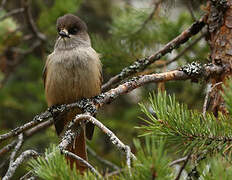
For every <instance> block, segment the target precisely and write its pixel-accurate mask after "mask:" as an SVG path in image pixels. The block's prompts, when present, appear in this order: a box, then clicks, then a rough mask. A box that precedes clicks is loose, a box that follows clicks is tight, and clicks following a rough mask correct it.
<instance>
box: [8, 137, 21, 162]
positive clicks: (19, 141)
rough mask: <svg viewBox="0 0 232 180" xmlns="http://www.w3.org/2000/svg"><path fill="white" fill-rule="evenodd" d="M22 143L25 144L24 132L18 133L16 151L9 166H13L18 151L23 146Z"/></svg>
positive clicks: (12, 154)
mask: <svg viewBox="0 0 232 180" xmlns="http://www.w3.org/2000/svg"><path fill="white" fill-rule="evenodd" d="M22 144H23V134H19V135H18V143H17V144H16V146H15V149H14V151H13V152H12V153H11V155H10V165H9V166H12V163H13V162H14V159H15V156H16V154H17V152H18V151H19V149H20V148H21V147H22Z"/></svg>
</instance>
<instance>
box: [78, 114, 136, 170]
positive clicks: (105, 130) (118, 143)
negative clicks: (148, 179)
mask: <svg viewBox="0 0 232 180" xmlns="http://www.w3.org/2000/svg"><path fill="white" fill-rule="evenodd" d="M79 119H84V120H87V121H90V122H91V123H93V124H94V125H95V126H96V127H98V128H99V129H100V130H101V131H102V132H103V133H104V134H106V135H107V136H108V137H109V139H110V141H111V143H112V144H113V145H115V146H116V147H117V148H118V149H119V150H121V151H122V152H124V153H126V154H127V156H128V158H127V162H128V167H129V166H130V160H128V159H131V158H132V159H134V160H136V157H135V155H134V154H133V153H131V151H130V147H129V146H126V145H124V144H123V143H122V141H120V140H119V139H118V137H117V136H116V135H115V134H114V133H113V132H112V131H110V130H109V129H108V128H107V127H105V126H104V125H103V124H102V123H101V122H100V121H98V120H97V119H96V118H94V117H93V116H91V115H90V114H89V113H85V114H78V115H76V117H75V119H74V121H78V120H79Z"/></svg>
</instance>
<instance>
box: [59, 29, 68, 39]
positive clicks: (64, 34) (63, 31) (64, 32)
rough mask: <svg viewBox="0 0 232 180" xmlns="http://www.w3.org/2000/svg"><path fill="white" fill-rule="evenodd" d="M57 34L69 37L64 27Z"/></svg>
mask: <svg viewBox="0 0 232 180" xmlns="http://www.w3.org/2000/svg"><path fill="white" fill-rule="evenodd" d="M59 35H60V36H61V37H62V38H64V37H67V38H70V36H69V33H68V31H67V30H66V29H61V30H60V32H59Z"/></svg>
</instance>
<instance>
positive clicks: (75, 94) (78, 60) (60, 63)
mask: <svg viewBox="0 0 232 180" xmlns="http://www.w3.org/2000/svg"><path fill="white" fill-rule="evenodd" d="M56 28H57V32H58V37H57V39H56V42H55V45H54V50H53V52H52V53H51V54H49V55H48V57H47V59H46V63H45V66H44V69H43V81H44V87H45V98H46V101H47V104H48V107H53V106H57V105H62V104H70V103H74V102H77V101H78V100H81V99H83V98H91V97H94V96H96V95H99V94H100V93H101V85H102V64H101V61H100V58H99V54H98V53H97V52H96V51H95V50H94V49H93V48H92V46H91V40H90V37H89V35H88V31H87V25H86V23H85V22H84V21H83V20H81V19H80V18H79V17H78V16H76V15H73V14H65V15H63V16H61V17H59V18H58V19H57V22H56ZM80 113H83V112H82V111H81V110H80V109H74V110H71V111H70V112H67V113H62V114H58V115H56V116H54V117H53V118H54V125H55V129H56V133H57V134H58V136H59V137H60V138H61V136H62V134H63V133H64V132H63V131H64V129H65V127H67V125H68V124H69V122H70V121H71V120H72V119H74V118H75V116H76V115H77V114H80ZM93 132H94V125H93V124H92V123H91V122H88V123H86V124H85V123H82V125H81V132H80V134H79V135H78V136H77V137H76V138H75V140H74V143H73V144H72V145H70V146H69V147H68V148H67V149H68V151H70V152H72V153H74V154H76V155H77V156H79V157H81V158H83V159H84V160H88V158H87V151H86V137H87V138H88V139H92V136H93ZM66 159H67V161H68V162H69V164H70V166H71V168H73V167H74V164H75V166H76V169H77V170H78V171H79V172H81V173H83V172H84V171H85V170H86V169H87V167H86V166H85V165H84V164H82V163H80V162H78V161H77V160H74V159H72V158H71V157H68V156H66Z"/></svg>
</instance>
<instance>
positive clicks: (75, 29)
mask: <svg viewBox="0 0 232 180" xmlns="http://www.w3.org/2000/svg"><path fill="white" fill-rule="evenodd" d="M56 28H57V32H58V35H59V37H58V39H57V41H56V45H55V48H58V49H71V48H75V47H78V46H90V39H89V35H88V33H87V26H86V24H85V22H84V21H82V20H81V19H80V18H79V17H77V16H75V15H72V14H66V15H64V16H61V17H59V18H58V19H57V22H56Z"/></svg>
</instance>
